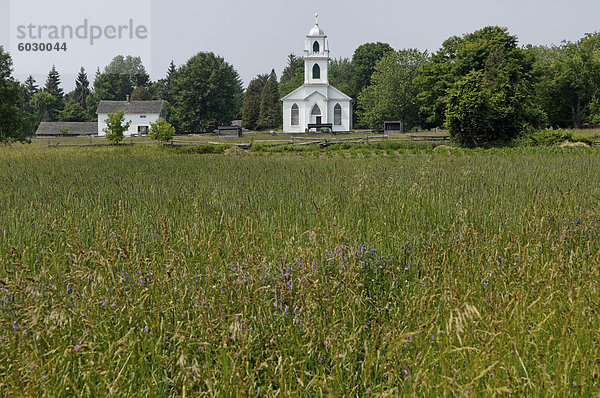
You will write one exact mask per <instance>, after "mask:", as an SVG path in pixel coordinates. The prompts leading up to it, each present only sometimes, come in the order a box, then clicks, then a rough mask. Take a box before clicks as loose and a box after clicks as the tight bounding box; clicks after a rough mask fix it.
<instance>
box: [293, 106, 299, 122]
mask: <svg viewBox="0 0 600 398" xmlns="http://www.w3.org/2000/svg"><path fill="white" fill-rule="evenodd" d="M298 125H300V109H299V108H298V105H297V104H294V105H292V126H298Z"/></svg>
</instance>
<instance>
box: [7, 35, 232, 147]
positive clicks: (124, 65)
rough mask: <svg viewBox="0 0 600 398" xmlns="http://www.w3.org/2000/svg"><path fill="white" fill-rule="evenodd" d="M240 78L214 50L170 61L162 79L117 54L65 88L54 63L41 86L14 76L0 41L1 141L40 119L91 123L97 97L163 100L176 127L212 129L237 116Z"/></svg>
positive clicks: (22, 134) (27, 131)
mask: <svg viewBox="0 0 600 398" xmlns="http://www.w3.org/2000/svg"><path fill="white" fill-rule="evenodd" d="M242 94H243V89H242V83H241V80H240V77H239V75H238V73H237V72H236V71H235V69H234V68H233V66H231V65H230V64H228V63H227V62H225V60H224V59H223V58H221V57H218V56H216V55H214V54H213V53H204V52H201V53H198V54H197V55H195V56H193V57H192V58H190V59H189V60H188V61H187V62H186V63H185V64H184V65H181V66H180V67H177V66H176V65H175V64H174V63H173V62H171V64H170V66H169V69H168V71H167V74H166V76H165V77H164V78H162V79H159V80H157V81H155V82H153V81H151V80H150V76H149V75H148V73H147V72H146V69H145V67H144V65H143V64H142V61H141V59H140V58H139V57H132V56H117V57H115V58H114V59H113V60H112V61H111V62H110V63H109V64H108V65H107V66H106V67H105V68H104V69H103V70H100V69H99V68H98V69H97V70H96V75H95V79H94V83H93V85H92V84H91V83H90V81H89V79H88V75H87V72H86V71H85V69H84V68H83V67H82V68H81V69H80V71H79V74H78V75H77V78H76V80H75V88H74V90H73V91H71V92H69V93H65V92H64V91H63V89H62V87H61V77H60V73H59V71H58V70H57V68H56V67H55V66H53V67H52V68H51V69H50V71H49V72H48V76H47V79H46V82H45V84H44V85H43V86H40V85H38V84H37V82H36V81H35V79H34V78H33V77H32V76H29V77H28V78H27V79H26V80H25V82H24V83H20V82H18V81H16V80H15V79H14V78H13V77H12V60H11V58H10V55H9V54H8V53H6V52H5V51H4V49H3V48H2V47H1V46H0V142H6V141H9V140H25V139H26V138H27V137H29V136H32V135H33V134H34V133H35V131H36V130H37V127H38V126H39V124H40V123H41V122H43V121H47V122H94V121H96V120H97V114H96V110H97V108H98V104H99V103H100V101H101V100H109V101H125V100H127V98H129V99H130V100H131V101H147V100H164V101H165V103H166V107H167V110H168V112H167V119H168V122H169V123H170V124H172V125H173V126H175V128H176V129H177V131H179V132H194V133H195V132H205V131H212V130H214V129H215V128H217V127H218V126H219V125H223V124H229V123H230V122H231V120H233V119H235V118H239V117H241V114H240V112H241V101H242Z"/></svg>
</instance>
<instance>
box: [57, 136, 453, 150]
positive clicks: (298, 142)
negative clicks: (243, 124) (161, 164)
mask: <svg viewBox="0 0 600 398" xmlns="http://www.w3.org/2000/svg"><path fill="white" fill-rule="evenodd" d="M448 140H450V137H448V136H439V135H403V136H394V137H390V136H387V135H382V134H365V135H364V136H355V137H348V138H322V137H299V136H291V137H290V138H289V139H280V140H254V139H253V140H251V141H250V142H230V141H229V142H224V141H204V142H203V141H186V140H179V139H174V140H171V141H169V143H168V145H172V146H193V145H231V146H237V147H241V148H249V147H251V146H252V145H253V144H261V145H265V146H268V147H277V146H285V145H290V146H302V145H312V144H317V145H319V146H320V147H321V148H325V147H328V146H330V145H336V144H346V143H348V144H373V143H378V142H392V141H448ZM156 144H158V141H148V142H133V141H131V142H124V143H123V144H122V145H124V146H134V145H156ZM94 146H95V147H102V146H111V144H61V143H60V141H57V142H50V141H49V142H48V147H54V148H58V147H61V148H67V147H94Z"/></svg>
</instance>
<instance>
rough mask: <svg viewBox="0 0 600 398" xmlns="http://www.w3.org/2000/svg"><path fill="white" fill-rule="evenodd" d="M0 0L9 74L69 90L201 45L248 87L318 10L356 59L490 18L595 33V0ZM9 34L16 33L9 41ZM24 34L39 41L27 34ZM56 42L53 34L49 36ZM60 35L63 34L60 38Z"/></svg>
mask: <svg viewBox="0 0 600 398" xmlns="http://www.w3.org/2000/svg"><path fill="white" fill-rule="evenodd" d="M307 3H308V2H304V1H288V0H219V1H214V0H211V1H205V0H200V1H194V2H192V1H190V0H186V1H184V0H169V1H162V0H94V1H90V0H12V2H11V0H0V45H2V46H4V48H5V49H8V50H9V51H11V53H12V55H13V58H14V59H15V73H14V74H15V76H16V77H17V78H19V79H24V77H26V76H27V75H28V74H30V73H32V74H34V75H35V76H36V78H37V79H38V83H41V84H43V81H44V80H45V77H44V75H45V74H46V73H47V70H49V69H50V67H51V66H52V64H53V63H54V64H56V66H57V68H58V69H59V72H60V73H61V76H62V80H63V84H64V86H65V89H67V90H70V89H71V88H72V87H73V83H72V81H73V80H74V76H75V74H76V73H77V71H78V70H79V68H80V67H81V66H84V67H85V68H86V69H87V70H88V74H89V77H90V79H93V76H94V72H95V70H96V68H97V67H101V68H103V67H104V66H105V65H106V64H107V63H108V62H110V60H111V59H112V58H113V57H114V56H115V55H118V54H123V55H139V56H142V60H143V63H144V65H145V66H146V68H147V69H148V71H149V72H150V74H151V77H152V79H153V80H156V79H158V78H161V77H164V75H165V74H166V70H167V67H168V64H169V62H170V61H171V60H174V61H175V63H176V64H177V65H181V64H183V63H185V61H186V60H187V59H189V58H190V57H191V56H193V55H194V54H196V53H197V52H200V51H212V52H214V53H216V54H218V55H220V56H222V57H223V58H225V60H226V61H227V62H229V63H230V64H232V65H233V66H234V67H235V69H236V70H237V71H238V73H239V74H240V76H241V78H242V80H243V82H244V86H246V85H247V84H248V82H249V81H250V80H251V79H252V78H253V77H254V76H256V75H257V74H259V73H268V72H269V71H270V70H271V68H275V70H276V72H277V73H278V75H280V74H281V71H282V69H283V67H284V66H285V61H286V57H287V55H288V54H289V53H292V52H294V53H296V54H301V52H302V50H303V46H304V37H305V35H306V34H307V33H308V31H309V30H310V28H311V27H312V26H313V24H314V14H315V12H316V11H318V13H319V24H320V26H321V27H322V29H323V30H324V31H325V33H326V34H327V35H328V38H329V44H330V49H331V56H332V57H334V58H339V57H352V53H353V52H354V50H355V49H356V47H358V46H359V45H360V44H362V43H367V42H375V41H381V42H387V43H389V44H390V45H391V46H392V47H394V48H396V49H401V48H418V49H420V50H429V51H435V50H437V49H438V48H439V47H440V45H441V43H442V42H443V41H444V40H445V39H447V38H448V37H450V36H453V35H461V34H463V33H469V32H472V31H474V30H476V29H479V28H481V27H483V26H487V25H500V26H505V27H507V28H508V29H509V31H510V32H511V33H512V34H514V35H516V36H518V38H519V42H520V44H523V45H524V44H536V45H537V44H546V45H549V44H558V43H560V42H561V41H562V40H569V41H575V40H577V39H579V38H581V37H582V36H583V35H584V34H585V33H588V32H595V31H598V30H600V1H598V0H570V1H566V0H454V1H448V0H420V1H410V2H409V1H391V0H371V1H364V0H362V1H358V0H343V1H342V0H327V1H325V0H324V1H321V2H314V3H313V4H312V5H310V6H307V5H306V4H307ZM84 19H88V23H89V24H90V25H92V24H97V25H98V26H101V27H102V28H105V27H107V26H110V25H117V26H118V25H119V24H127V23H128V22H129V20H133V22H134V24H135V25H136V26H137V25H144V26H145V25H147V27H148V34H147V37H146V38H145V39H144V40H130V38H128V39H127V40H126V39H123V40H112V41H110V40H104V42H102V40H101V39H99V41H98V42H97V43H95V44H94V45H90V44H89V42H88V41H86V40H79V41H78V42H76V41H68V40H67V41H68V44H69V50H68V51H67V52H66V53H64V52H63V53H62V54H61V53H59V52H49V53H45V54H43V55H42V54H39V53H37V54H34V53H32V52H29V53H27V52H21V53H20V54H18V49H17V46H18V43H19V42H21V41H20V39H18V38H17V26H19V25H28V24H30V23H33V24H36V26H39V25H53V24H56V25H65V24H69V25H72V26H73V27H77V26H79V25H81V24H82V23H83V21H84ZM11 38H12V39H11ZM26 41H29V42H35V40H32V39H27V40H26ZM56 41H59V40H54V42H56ZM61 42H62V40H61Z"/></svg>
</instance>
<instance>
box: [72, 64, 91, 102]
mask: <svg viewBox="0 0 600 398" xmlns="http://www.w3.org/2000/svg"><path fill="white" fill-rule="evenodd" d="M90 93H91V91H90V82H89V80H88V77H87V74H86V73H85V69H84V68H83V66H82V67H81V69H80V70H79V75H77V80H75V91H74V93H73V99H74V100H75V101H77V102H79V104H80V105H81V106H82V107H85V104H86V99H87V96H88V95H90Z"/></svg>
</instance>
